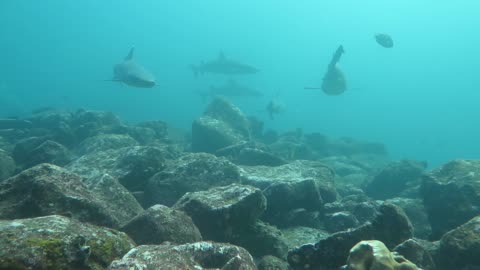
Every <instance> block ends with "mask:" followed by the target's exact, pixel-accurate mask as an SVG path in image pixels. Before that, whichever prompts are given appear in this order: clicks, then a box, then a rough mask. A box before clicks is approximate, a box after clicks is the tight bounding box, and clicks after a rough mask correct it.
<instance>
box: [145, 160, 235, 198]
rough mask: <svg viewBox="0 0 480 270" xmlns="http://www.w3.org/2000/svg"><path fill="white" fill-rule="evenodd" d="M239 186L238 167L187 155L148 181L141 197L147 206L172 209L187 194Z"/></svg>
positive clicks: (225, 162)
mask: <svg viewBox="0 0 480 270" xmlns="http://www.w3.org/2000/svg"><path fill="white" fill-rule="evenodd" d="M239 182H240V174H239V170H238V167H237V166H235V165H234V164H232V163H231V162H229V161H228V160H227V159H225V158H217V157H215V156H214V155H211V154H205V153H195V154H187V155H185V156H182V157H180V158H178V159H177V160H175V161H174V162H171V163H170V164H169V165H168V166H167V167H166V168H165V169H164V170H163V171H161V172H159V173H157V174H155V175H154V176H153V177H152V178H150V179H149V180H148V185H147V188H146V190H145V196H146V200H147V204H148V205H154V204H163V205H166V206H172V205H173V204H174V203H175V202H176V201H177V200H178V199H180V197H182V196H183V195H184V194H185V193H187V192H195V191H203V190H207V189H209V188H212V187H217V186H225V185H229V184H232V183H239Z"/></svg>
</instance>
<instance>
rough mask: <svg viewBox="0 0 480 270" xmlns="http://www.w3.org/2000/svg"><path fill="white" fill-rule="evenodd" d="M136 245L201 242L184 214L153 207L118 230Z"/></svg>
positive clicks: (162, 207)
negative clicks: (166, 242)
mask: <svg viewBox="0 0 480 270" xmlns="http://www.w3.org/2000/svg"><path fill="white" fill-rule="evenodd" d="M120 230H121V231H123V232H125V233H127V234H128V235H129V236H130V237H131V238H132V239H133V240H134V241H135V243H137V244H138V245H148V244H150V245H158V244H162V243H163V242H165V241H168V242H171V243H175V244H186V243H193V242H198V241H202V235H201V234H200V231H199V230H198V228H197V227H196V226H195V224H194V223H193V221H192V219H191V218H190V217H189V216H187V215H186V214H185V213H184V212H182V211H178V210H174V209H170V208H168V207H166V206H163V205H159V204H157V205H154V206H152V207H150V208H148V209H147V210H145V211H144V212H143V213H141V214H139V215H138V216H136V217H135V218H133V219H132V220H130V221H129V222H128V223H127V224H125V225H124V226H122V228H120Z"/></svg>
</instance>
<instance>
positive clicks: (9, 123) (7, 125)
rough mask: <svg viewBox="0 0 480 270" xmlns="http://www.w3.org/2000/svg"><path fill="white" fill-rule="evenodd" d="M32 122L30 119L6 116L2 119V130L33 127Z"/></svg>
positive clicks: (0, 126) (0, 124)
mask: <svg viewBox="0 0 480 270" xmlns="http://www.w3.org/2000/svg"><path fill="white" fill-rule="evenodd" d="M31 127H32V122H30V121H28V120H22V119H15V118H4V119H0V130H2V129H25V128H31Z"/></svg>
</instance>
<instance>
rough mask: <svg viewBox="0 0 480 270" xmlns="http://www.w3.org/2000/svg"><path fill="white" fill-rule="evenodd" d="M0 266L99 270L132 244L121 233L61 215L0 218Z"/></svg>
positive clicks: (121, 254) (122, 253)
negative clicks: (11, 218) (14, 218)
mask: <svg viewBox="0 0 480 270" xmlns="http://www.w3.org/2000/svg"><path fill="white" fill-rule="evenodd" d="M0 246H1V247H2V248H0V269H39V270H43V269H45V270H51V269H66V270H68V269H72V270H78V269H86V270H98V269H106V267H107V266H108V265H109V264H110V263H111V262H112V261H113V260H114V259H117V258H121V257H122V256H123V255H124V254H126V253H127V252H128V251H129V250H130V249H132V248H133V247H134V246H135V243H133V241H132V240H131V239H130V238H129V237H128V236H127V235H126V234H124V233H122V232H117V231H114V230H111V229H107V228H101V227H97V226H93V225H89V224H85V223H80V222H78V221H76V220H74V219H70V218H67V217H63V216H45V217H39V218H32V219H16V220H2V221H0Z"/></svg>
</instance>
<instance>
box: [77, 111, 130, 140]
mask: <svg viewBox="0 0 480 270" xmlns="http://www.w3.org/2000/svg"><path fill="white" fill-rule="evenodd" d="M70 125H71V127H72V129H73V131H74V134H75V137H76V139H77V141H83V140H84V139H86V138H88V137H93V136H95V135H98V134H102V133H122V134H124V133H126V130H125V128H124V126H123V124H122V122H121V121H120V119H119V118H118V117H117V116H116V115H115V114H113V113H112V112H97V111H86V110H78V111H77V112H75V113H74V114H73V116H72V120H71V123H70Z"/></svg>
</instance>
